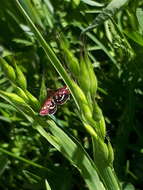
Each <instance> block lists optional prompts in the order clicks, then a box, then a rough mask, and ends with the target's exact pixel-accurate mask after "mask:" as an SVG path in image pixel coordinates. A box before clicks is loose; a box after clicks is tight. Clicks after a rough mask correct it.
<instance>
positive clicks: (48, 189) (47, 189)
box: [45, 179, 52, 190]
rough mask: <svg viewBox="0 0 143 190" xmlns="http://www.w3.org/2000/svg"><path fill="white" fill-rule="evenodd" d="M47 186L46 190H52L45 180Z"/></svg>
mask: <svg viewBox="0 0 143 190" xmlns="http://www.w3.org/2000/svg"><path fill="white" fill-rule="evenodd" d="M45 186H46V190H52V189H51V187H50V185H49V183H48V181H47V179H46V180H45Z"/></svg>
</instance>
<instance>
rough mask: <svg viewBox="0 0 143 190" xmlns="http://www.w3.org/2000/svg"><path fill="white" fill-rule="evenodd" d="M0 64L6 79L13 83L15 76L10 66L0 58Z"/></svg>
mask: <svg viewBox="0 0 143 190" xmlns="http://www.w3.org/2000/svg"><path fill="white" fill-rule="evenodd" d="M0 64H1V65H2V69H3V71H4V73H5V75H6V77H7V78H8V79H9V80H10V81H12V82H15V79H16V75H15V71H14V69H13V67H12V66H10V65H9V64H8V63H7V62H6V61H5V60H4V59H3V58H2V57H0Z"/></svg>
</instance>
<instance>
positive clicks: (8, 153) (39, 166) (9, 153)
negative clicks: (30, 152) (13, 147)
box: [0, 148, 48, 170]
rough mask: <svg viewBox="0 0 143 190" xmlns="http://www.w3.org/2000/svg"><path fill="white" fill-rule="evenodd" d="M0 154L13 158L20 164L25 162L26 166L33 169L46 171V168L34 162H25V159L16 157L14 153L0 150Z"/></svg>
mask: <svg viewBox="0 0 143 190" xmlns="http://www.w3.org/2000/svg"><path fill="white" fill-rule="evenodd" d="M0 152H2V153H4V154H7V155H8V156H11V157H13V158H15V159H17V160H20V161H22V162H25V163H27V164H28V165H31V166H34V167H36V168H39V169H44V170H48V169H47V168H45V167H44V166H41V165H40V164H36V163H35V162H32V161H31V160H27V159H25V158H23V157H20V156H17V155H16V154H15V153H13V152H10V151H7V150H5V149H3V148H0Z"/></svg>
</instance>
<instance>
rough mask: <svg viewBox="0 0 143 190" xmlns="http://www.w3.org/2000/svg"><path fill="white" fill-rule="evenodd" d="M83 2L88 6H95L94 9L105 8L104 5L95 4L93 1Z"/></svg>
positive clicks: (83, 0) (84, 0)
mask: <svg viewBox="0 0 143 190" xmlns="http://www.w3.org/2000/svg"><path fill="white" fill-rule="evenodd" d="M81 1H82V2H84V3H85V4H87V5H90V6H94V7H103V6H104V4H103V3H98V2H95V1H92V0H81Z"/></svg>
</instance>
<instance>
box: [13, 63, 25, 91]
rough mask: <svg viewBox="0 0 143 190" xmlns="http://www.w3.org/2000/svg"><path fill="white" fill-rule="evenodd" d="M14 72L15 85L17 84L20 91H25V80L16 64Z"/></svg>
mask: <svg viewBox="0 0 143 190" xmlns="http://www.w3.org/2000/svg"><path fill="white" fill-rule="evenodd" d="M15 71H16V76H17V80H16V83H17V84H18V85H19V86H20V87H21V88H22V89H26V88H27V81H26V78H25V76H24V74H23V72H22V71H21V69H20V68H19V66H17V64H15Z"/></svg>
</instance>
